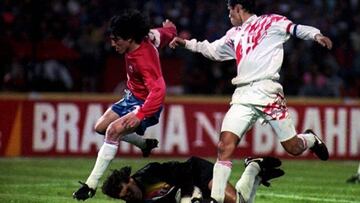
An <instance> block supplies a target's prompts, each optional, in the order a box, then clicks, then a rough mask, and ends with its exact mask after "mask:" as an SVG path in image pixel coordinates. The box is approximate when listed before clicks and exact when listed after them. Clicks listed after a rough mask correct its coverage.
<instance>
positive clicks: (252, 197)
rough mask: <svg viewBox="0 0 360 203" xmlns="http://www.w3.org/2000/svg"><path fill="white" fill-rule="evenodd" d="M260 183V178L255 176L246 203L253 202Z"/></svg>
mask: <svg viewBox="0 0 360 203" xmlns="http://www.w3.org/2000/svg"><path fill="white" fill-rule="evenodd" d="M260 182H261V177H260V176H256V177H255V182H254V185H253V188H252V191H251V195H250V198H249V201H248V203H253V202H255V196H256V190H257V189H258V187H259V186H260Z"/></svg>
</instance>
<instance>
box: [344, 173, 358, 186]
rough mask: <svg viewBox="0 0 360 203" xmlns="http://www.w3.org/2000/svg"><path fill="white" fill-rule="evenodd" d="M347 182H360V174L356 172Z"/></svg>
mask: <svg viewBox="0 0 360 203" xmlns="http://www.w3.org/2000/svg"><path fill="white" fill-rule="evenodd" d="M346 182H347V183H354V184H355V183H360V174H356V175H353V176H351V177H350V178H349V179H347V180H346Z"/></svg>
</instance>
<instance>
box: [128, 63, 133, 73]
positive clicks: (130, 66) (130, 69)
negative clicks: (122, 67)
mask: <svg viewBox="0 0 360 203" xmlns="http://www.w3.org/2000/svg"><path fill="white" fill-rule="evenodd" d="M129 72H130V73H132V72H134V67H132V65H129Z"/></svg>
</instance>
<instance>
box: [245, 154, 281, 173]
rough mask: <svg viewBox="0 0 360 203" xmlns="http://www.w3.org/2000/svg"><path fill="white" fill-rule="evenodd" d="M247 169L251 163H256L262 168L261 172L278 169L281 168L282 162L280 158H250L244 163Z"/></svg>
mask: <svg viewBox="0 0 360 203" xmlns="http://www.w3.org/2000/svg"><path fill="white" fill-rule="evenodd" d="M244 162H245V163H244V164H245V167H246V166H248V165H249V164H250V163H251V162H256V163H258V164H259V166H260V170H261V171H263V170H265V169H267V168H276V167H279V166H281V161H280V159H278V158H274V157H264V158H252V157H248V158H246V159H245V161H244Z"/></svg>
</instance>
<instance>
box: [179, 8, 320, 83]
mask: <svg viewBox="0 0 360 203" xmlns="http://www.w3.org/2000/svg"><path fill="white" fill-rule="evenodd" d="M290 34H292V35H294V36H296V37H298V38H301V39H304V40H314V37H315V35H316V34H320V31H319V30H318V29H316V28H314V27H311V26H305V25H297V24H293V23H292V22H291V21H290V20H288V19H287V18H286V17H284V16H280V15H275V14H271V15H262V16H256V15H253V16H251V17H250V18H249V19H248V20H247V21H245V22H244V23H243V25H242V26H239V27H233V28H231V29H230V30H228V31H227V33H226V35H225V36H223V37H222V38H221V39H218V40H216V41H214V42H212V43H209V42H208V41H206V40H205V41H202V42H198V41H197V40H196V39H192V40H186V45H185V48H187V49H189V50H191V51H193V52H199V53H202V54H203V55H204V56H205V57H207V58H209V59H212V60H216V61H225V60H231V59H236V64H237V75H236V77H235V78H233V79H232V81H231V82H232V84H234V85H241V84H247V83H250V82H254V81H259V80H266V79H270V80H278V79H279V77H280V75H279V71H280V68H281V65H282V62H283V55H284V50H283V43H285V42H286V41H287V40H288V39H289V37H290Z"/></svg>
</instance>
